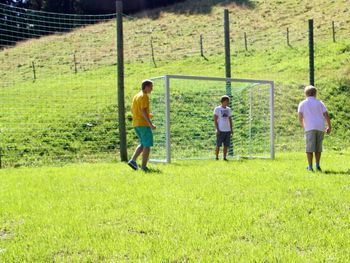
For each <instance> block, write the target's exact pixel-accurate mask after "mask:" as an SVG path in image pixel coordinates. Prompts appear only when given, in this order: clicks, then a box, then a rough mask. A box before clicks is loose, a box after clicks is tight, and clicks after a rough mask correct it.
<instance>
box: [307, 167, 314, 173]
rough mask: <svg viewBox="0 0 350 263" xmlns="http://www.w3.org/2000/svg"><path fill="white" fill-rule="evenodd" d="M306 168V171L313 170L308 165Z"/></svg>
mask: <svg viewBox="0 0 350 263" xmlns="http://www.w3.org/2000/svg"><path fill="white" fill-rule="evenodd" d="M306 170H308V171H310V172H313V171H314V169H312V167H311V168H310V167H309V166H308V167H306Z"/></svg>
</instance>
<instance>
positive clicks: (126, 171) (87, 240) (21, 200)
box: [0, 151, 350, 262]
mask: <svg viewBox="0 0 350 263" xmlns="http://www.w3.org/2000/svg"><path fill="white" fill-rule="evenodd" d="M349 162H350V154H349V151H343V152H325V153H324V155H323V158H322V164H323V169H324V172H323V173H307V172H306V171H305V166H306V165H305V163H306V159H305V156H304V154H302V153H289V154H278V156H277V159H276V160H275V161H271V160H236V161H230V162H229V163H224V162H223V161H206V162H202V161H185V162H176V163H174V164H171V165H160V164H158V165H156V164H151V165H150V167H152V168H153V171H154V172H153V173H150V174H145V173H142V172H134V171H131V169H130V168H129V167H128V166H127V165H126V164H123V163H118V164H82V165H68V166H64V167H51V168H48V167H42V168H21V169H9V170H2V171H0V182H1V189H2V191H1V192H0V261H1V262H24V261H27V262H34V261H35V262H48V261H50V262H97V261H103V262H116V261H117V262H119V261H122V262H123V261H131V262H135V261H147V262H160V261H162V262H188V261H190V262H198V261H205V262H212V261H221V262H254V261H255V262H262V261H265V262H347V261H349V260H350V258H349V255H350V250H349V248H350V243H349V238H348V237H349V235H350V232H349V229H350V228H349V222H350V218H349V214H350V207H349V202H350V166H349Z"/></svg>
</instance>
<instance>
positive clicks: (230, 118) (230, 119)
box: [228, 116, 233, 134]
mask: <svg viewBox="0 0 350 263" xmlns="http://www.w3.org/2000/svg"><path fill="white" fill-rule="evenodd" d="M228 119H229V121H230V129H231V134H233V128H232V116H230V117H229V118H228Z"/></svg>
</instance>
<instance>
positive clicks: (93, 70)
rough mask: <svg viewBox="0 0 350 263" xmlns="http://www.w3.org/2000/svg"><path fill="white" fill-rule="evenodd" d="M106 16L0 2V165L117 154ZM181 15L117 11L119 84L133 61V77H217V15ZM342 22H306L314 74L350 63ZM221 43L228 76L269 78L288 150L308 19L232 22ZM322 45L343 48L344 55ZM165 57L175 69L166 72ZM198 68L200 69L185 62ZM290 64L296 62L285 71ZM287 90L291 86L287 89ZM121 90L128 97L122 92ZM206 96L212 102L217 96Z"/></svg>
mask: <svg viewBox="0 0 350 263" xmlns="http://www.w3.org/2000/svg"><path fill="white" fill-rule="evenodd" d="M345 15H346V14H345ZM115 17H116V15H115V14H110V15H103V16H84V15H67V14H54V13H46V12H37V11H33V10H26V9H21V8H14V7H10V6H6V5H3V4H0V20H1V27H0V36H1V42H0V74H1V81H0V102H1V103H0V107H1V115H0V163H1V165H0V166H3V167H11V166H22V165H41V164H48V163H57V162H59V163H60V162H62V161H63V162H74V161H101V160H103V161H106V160H114V159H115V158H116V154H117V153H118V148H119V136H118V130H117V127H118V123H117V107H118V106H117V98H116V89H117V88H116V56H117V54H116V33H115V32H116V21H115ZM181 19H182V21H181V23H179V21H178V20H176V21H174V22H173V23H170V22H169V20H163V19H139V18H133V17H130V16H126V15H125V16H124V42H125V43H124V46H125V54H124V57H125V60H126V63H127V64H126V67H127V68H126V79H127V83H128V85H134V84H135V82H133V81H131V80H129V79H128V78H129V77H131V76H133V77H134V76H135V72H131V70H128V69H129V68H130V67H131V66H132V65H139V66H137V67H139V68H140V69H142V73H141V74H142V75H143V76H142V78H146V77H153V76H154V75H163V74H167V73H171V74H185V75H191V74H201V75H203V74H210V75H212V76H224V71H225V68H224V38H223V36H224V29H223V17H222V16H208V17H207V19H203V20H202V19H190V17H187V16H182V17H181ZM174 20H175V18H174ZM347 21H348V20H346V19H344V21H339V22H338V21H332V20H326V19H324V20H322V21H318V22H317V23H315V43H316V47H315V48H316V51H315V52H316V53H315V56H316V58H321V57H322V58H324V57H325V58H328V59H322V60H321V59H320V60H319V61H317V60H316V61H317V62H316V79H320V78H322V76H323V73H324V72H325V71H331V70H333V69H332V68H330V67H331V65H332V64H331V63H329V62H330V60H332V59H338V58H339V59H342V60H343V61H344V63H345V62H346V61H349V60H348V58H349V56H348V53H347V52H348V51H346V47H348V46H349V39H350V29H349V28H350V27H349V23H348V22H347ZM230 41H231V52H232V53H231V56H232V76H233V77H243V78H255V79H256V78H258V79H271V80H275V81H276V83H277V88H276V98H277V101H276V112H277V113H278V114H277V115H276V123H277V125H276V140H277V142H276V147H277V150H290V149H295V148H294V144H291V142H293V141H299V142H300V141H301V140H300V138H302V135H301V134H300V132H296V127H297V122H296V118H295V113H296V107H297V103H298V101H299V100H300V99H302V96H303V95H302V90H301V88H302V85H303V84H307V83H308V59H307V52H308V29H307V22H306V21H299V22H298V23H296V25H294V24H293V25H285V26H283V27H280V28H277V27H276V28H265V29H262V28H254V26H252V25H250V24H247V25H244V24H242V23H237V21H231V24H230ZM330 45H335V46H336V45H342V47H341V48H342V49H345V51H344V54H339V49H337V48H333V46H330ZM327 52H328V54H325V53H327ZM332 52H333V53H332ZM329 53H330V54H329ZM300 58H302V59H300ZM173 61H180V62H177V63H183V64H184V66H183V67H181V66H177V67H174V68H172V67H171V66H169V65H170V64H171V62H173ZM197 64H200V65H202V66H201V67H194V66H195V65H197ZM291 64H295V65H296V66H294V67H293V72H291V71H290V70H289V67H290V65H291ZM262 68H264V70H261V69H262ZM135 70H137V69H133V71H135ZM170 71H171V72H170ZM320 72H322V74H321V73H320ZM289 89H294V90H295V92H294V93H286V92H285V91H286V90H289ZM126 96H127V98H128V99H130V96H131V94H126ZM207 96H211V99H213V100H216V99H217V96H216V94H212V95H210V94H207ZM286 108H289V110H286ZM127 109H129V106H128V107H127ZM127 125H128V127H127V130H128V131H129V136H128V142H127V143H128V146H129V147H130V149H132V148H133V147H134V146H135V141H136V140H135V136H134V135H133V133H132V132H131V131H132V127H131V122H127ZM300 145H302V144H301V143H300V144H298V147H300Z"/></svg>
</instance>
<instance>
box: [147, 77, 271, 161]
mask: <svg viewBox="0 0 350 263" xmlns="http://www.w3.org/2000/svg"><path fill="white" fill-rule="evenodd" d="M151 80H152V81H153V82H154V89H153V92H152V94H151V112H152V114H153V115H154V122H155V124H156V125H157V129H156V130H155V131H154V147H153V148H152V154H151V155H152V157H151V161H153V162H166V163H170V162H171V161H172V160H173V159H212V158H214V157H215V154H214V152H215V140H216V136H215V128H214V122H213V111H214V108H215V107H216V106H218V105H220V97H221V96H223V95H229V96H230V98H231V101H230V107H231V109H232V120H233V130H234V131H233V136H232V139H231V149H230V151H229V152H230V153H231V154H230V155H231V156H230V157H247V158H271V159H274V157H275V151H274V82H273V81H270V80H254V79H237V78H219V77H204V76H187V75H165V76H161V77H156V78H151ZM228 82H229V83H230V85H231V91H230V94H227V89H226V86H227V83H228Z"/></svg>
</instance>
